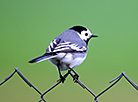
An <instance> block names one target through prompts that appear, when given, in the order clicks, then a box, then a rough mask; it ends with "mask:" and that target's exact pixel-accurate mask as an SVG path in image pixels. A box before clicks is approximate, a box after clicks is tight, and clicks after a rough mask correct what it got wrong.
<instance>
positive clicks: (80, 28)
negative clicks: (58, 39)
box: [70, 26, 87, 33]
mask: <svg viewBox="0 0 138 102" xmlns="http://www.w3.org/2000/svg"><path fill="white" fill-rule="evenodd" d="M70 29H73V30H75V31H77V32H79V33H81V31H87V29H86V28H85V27H82V26H74V27H72V28H70Z"/></svg>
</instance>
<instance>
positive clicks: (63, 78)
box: [58, 67, 66, 83]
mask: <svg viewBox="0 0 138 102" xmlns="http://www.w3.org/2000/svg"><path fill="white" fill-rule="evenodd" d="M58 72H59V77H60V78H61V82H62V83H64V81H65V80H66V79H65V77H64V76H62V74H61V71H60V68H59V67H58Z"/></svg>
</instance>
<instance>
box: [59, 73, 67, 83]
mask: <svg viewBox="0 0 138 102" xmlns="http://www.w3.org/2000/svg"><path fill="white" fill-rule="evenodd" d="M65 80H66V79H65V77H64V76H62V75H61V76H60V81H61V82H62V83H64V82H65Z"/></svg>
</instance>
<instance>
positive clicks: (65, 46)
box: [46, 39, 87, 53]
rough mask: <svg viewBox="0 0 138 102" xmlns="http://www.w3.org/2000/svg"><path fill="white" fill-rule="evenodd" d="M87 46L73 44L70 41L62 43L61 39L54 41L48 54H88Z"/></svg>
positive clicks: (47, 51) (48, 49)
mask: <svg viewBox="0 0 138 102" xmlns="http://www.w3.org/2000/svg"><path fill="white" fill-rule="evenodd" d="M86 51H87V47H86V46H80V45H79V44H76V43H71V42H69V41H62V42H60V39H58V40H56V39H54V40H53V41H52V42H51V43H50V45H49V47H48V48H47V50H46V53H59V52H76V53H77V52H86Z"/></svg>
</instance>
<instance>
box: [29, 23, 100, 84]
mask: <svg viewBox="0 0 138 102" xmlns="http://www.w3.org/2000/svg"><path fill="white" fill-rule="evenodd" d="M92 37H98V36H96V35H93V34H92V33H91V32H90V31H89V30H88V29H87V28H85V27H82V26H74V27H72V28H70V29H68V30H66V31H65V32H63V33H62V34H60V35H59V36H57V37H56V38H55V39H54V40H53V41H52V42H51V43H50V45H49V47H48V48H47V49H46V53H45V54H44V55H42V56H40V57H37V58H35V59H33V60H31V61H29V63H34V62H41V61H44V60H47V59H48V60H49V61H50V62H51V63H52V64H53V65H56V66H57V68H58V71H59V75H60V78H61V79H62V82H64V80H65V79H64V78H63V76H62V75H61V71H64V70H68V69H71V70H73V69H72V68H74V67H77V66H78V65H80V64H81V63H82V62H83V61H84V60H85V58H86V56H87V50H88V46H87V45H88V41H89V39H90V38H92Z"/></svg>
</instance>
